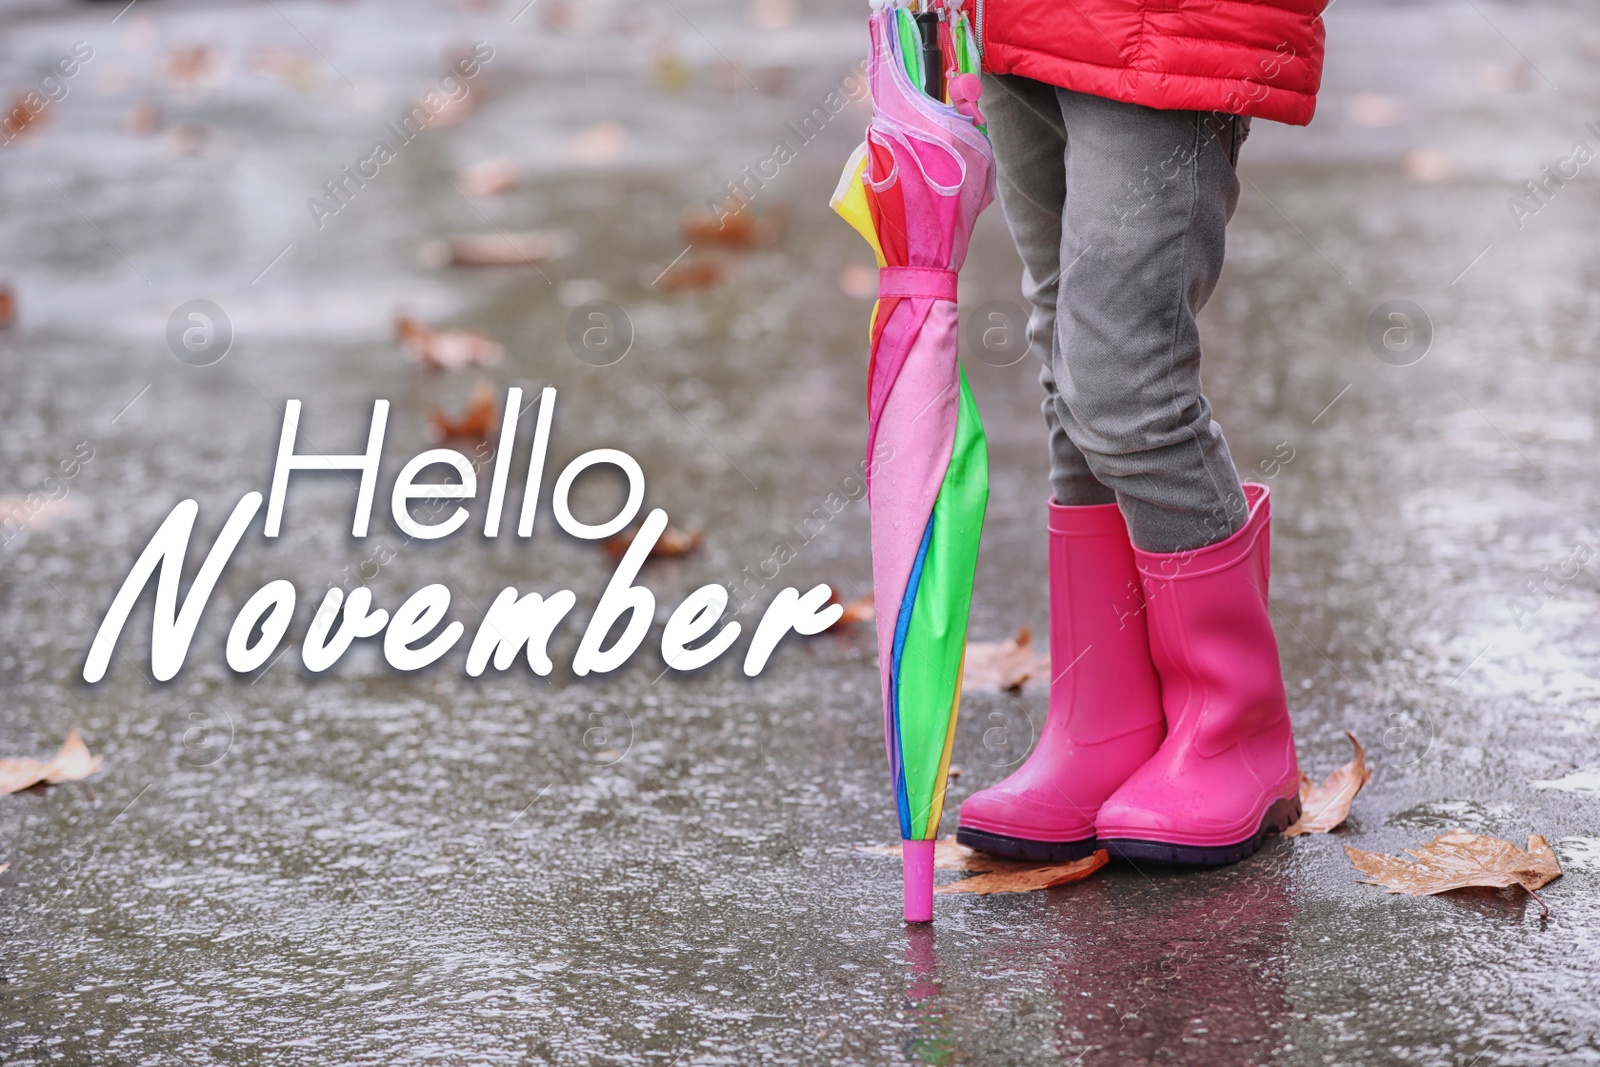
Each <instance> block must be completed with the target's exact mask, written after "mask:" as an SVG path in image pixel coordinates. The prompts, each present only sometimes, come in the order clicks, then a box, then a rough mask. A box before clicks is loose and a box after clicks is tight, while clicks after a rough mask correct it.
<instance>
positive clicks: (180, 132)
mask: <svg viewBox="0 0 1600 1067" xmlns="http://www.w3.org/2000/svg"><path fill="white" fill-rule="evenodd" d="M215 136H216V135H215V134H214V133H213V132H212V130H211V127H209V126H204V125H201V124H200V123H198V122H180V123H178V124H177V125H175V126H169V127H167V128H166V130H164V131H163V132H162V137H161V144H162V147H164V148H165V149H166V150H167V152H168V153H169V154H171V155H173V156H178V157H180V158H181V157H183V156H198V155H199V154H200V153H202V152H204V151H205V150H206V149H207V148H208V147H210V145H211V142H212V139H213V138H214V137H215Z"/></svg>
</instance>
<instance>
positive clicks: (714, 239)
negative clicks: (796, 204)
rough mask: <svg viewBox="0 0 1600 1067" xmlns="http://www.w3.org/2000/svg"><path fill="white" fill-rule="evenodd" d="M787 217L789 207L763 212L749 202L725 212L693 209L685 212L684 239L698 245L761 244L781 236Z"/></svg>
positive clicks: (756, 246) (753, 245) (750, 245)
mask: <svg viewBox="0 0 1600 1067" xmlns="http://www.w3.org/2000/svg"><path fill="white" fill-rule="evenodd" d="M788 221H789V212H788V209H787V208H786V207H782V206H780V207H778V208H775V209H773V210H771V211H768V212H766V213H765V214H763V215H760V216H757V215H756V214H755V213H754V212H752V211H751V210H750V208H749V205H746V206H744V207H742V208H740V209H739V210H737V211H734V212H730V213H726V214H713V213H712V212H709V211H697V210H693V209H691V210H689V211H685V212H684V213H683V223H682V225H683V239H684V240H685V241H688V242H689V243H690V244H697V245H728V246H731V247H734V248H759V247H760V246H762V245H770V244H772V243H773V242H774V241H776V240H777V239H778V238H780V237H782V236H783V230H784V227H785V226H787V225H788Z"/></svg>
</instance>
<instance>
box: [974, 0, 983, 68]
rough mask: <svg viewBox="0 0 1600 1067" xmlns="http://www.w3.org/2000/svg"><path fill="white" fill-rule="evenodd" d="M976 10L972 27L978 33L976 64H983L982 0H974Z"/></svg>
mask: <svg viewBox="0 0 1600 1067" xmlns="http://www.w3.org/2000/svg"><path fill="white" fill-rule="evenodd" d="M974 3H975V6H976V11H975V16H976V17H975V18H974V19H973V23H972V29H973V32H974V33H976V34H977V35H978V65H979V66H980V67H981V66H982V65H983V0H974Z"/></svg>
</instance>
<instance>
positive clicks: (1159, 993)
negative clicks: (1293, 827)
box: [1032, 854, 1296, 1064]
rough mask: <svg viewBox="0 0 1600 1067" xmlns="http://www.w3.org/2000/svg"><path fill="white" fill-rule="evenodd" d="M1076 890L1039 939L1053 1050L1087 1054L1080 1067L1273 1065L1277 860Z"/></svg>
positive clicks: (1280, 1014) (1278, 946) (1277, 1018)
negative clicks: (1049, 983) (1105, 1064)
mask: <svg viewBox="0 0 1600 1067" xmlns="http://www.w3.org/2000/svg"><path fill="white" fill-rule="evenodd" d="M1261 859H1263V860H1264V859H1266V857H1261ZM1180 883H1181V884H1180ZM1196 883H1201V884H1196ZM1206 883H1209V884H1206ZM1083 889H1084V892H1083V893H1081V894H1079V897H1080V899H1078V900H1075V901H1070V902H1064V903H1065V904H1066V906H1065V907H1063V908H1061V909H1060V911H1059V917H1058V918H1056V919H1055V920H1054V922H1053V923H1052V925H1051V927H1050V930H1049V932H1048V933H1047V934H1046V935H1045V938H1044V939H1043V940H1044V943H1045V946H1048V947H1047V948H1046V951H1047V952H1048V953H1049V956H1050V959H1051V961H1052V963H1053V964H1054V967H1055V972H1054V976H1053V982H1054V988H1055V991H1056V996H1057V1003H1058V1006H1059V1010H1060V1018H1059V1021H1058V1023H1057V1040H1058V1048H1060V1049H1061V1050H1063V1051H1064V1052H1071V1053H1073V1054H1077V1053H1079V1052H1083V1051H1087V1052H1088V1057H1087V1059H1086V1062H1093V1061H1095V1060H1096V1059H1098V1058H1100V1057H1101V1055H1102V1054H1103V1053H1104V1052H1107V1051H1110V1050H1115V1051H1116V1054H1117V1055H1118V1056H1119V1057H1120V1058H1122V1059H1125V1060H1128V1061H1131V1062H1139V1063H1144V1062H1151V1061H1155V1060H1159V1061H1160V1062H1163V1063H1208V1064H1209V1063H1220V1062H1228V1063H1262V1062H1265V1061H1267V1060H1268V1059H1269V1058H1270V1057H1271V1056H1272V1054H1273V1052H1274V1050H1275V1048H1276V1047H1277V1046H1278V1045H1279V1044H1280V1035H1279V1031H1278V1027H1279V1026H1280V1025H1281V1022H1282V1020H1283V1019H1284V1018H1285V1016H1286V1013H1287V1012H1288V1000H1287V997H1286V994H1285V987H1286V985H1287V981H1288V973H1289V965H1290V953H1291V949H1292V945H1293V933H1294V926H1293V924H1294V920H1295V915H1296V908H1295V905H1294V903H1293V901H1292V900H1291V899H1290V876H1289V870H1288V862H1287V854H1285V856H1284V857H1283V859H1282V860H1280V861H1278V862H1271V861H1270V860H1269V861H1267V862H1251V863H1245V864H1241V865H1240V866H1238V867H1234V868H1230V869H1228V870H1226V871H1207V872H1175V871H1171V870H1162V869H1159V868H1151V869H1147V870H1144V871H1143V872H1142V874H1141V875H1138V876H1136V880H1135V879H1129V878H1117V879H1115V880H1112V879H1107V880H1105V881H1103V882H1100V883H1099V884H1098V885H1094V886H1089V885H1086V886H1084V887H1083ZM1032 947H1033V948H1035V949H1037V948H1039V947H1044V946H1041V945H1040V944H1039V941H1038V940H1032Z"/></svg>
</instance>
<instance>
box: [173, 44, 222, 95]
mask: <svg viewBox="0 0 1600 1067" xmlns="http://www.w3.org/2000/svg"><path fill="white" fill-rule="evenodd" d="M221 69H222V60H221V58H220V57H219V56H218V55H217V53H216V51H215V50H214V49H212V48H211V46H210V45H205V44H195V45H188V46H186V47H179V48H174V49H173V50H172V51H171V52H168V53H167V62H166V65H165V67H164V68H163V70H162V77H163V79H164V80H165V81H166V82H167V84H169V85H174V86H177V87H179V88H184V89H199V88H203V87H205V86H208V85H210V84H212V83H213V82H215V81H216V80H217V75H218V74H219V73H220V72H221Z"/></svg>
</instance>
